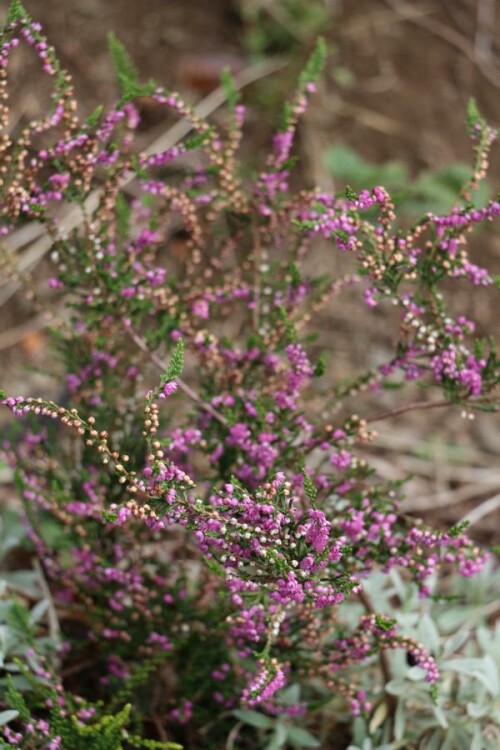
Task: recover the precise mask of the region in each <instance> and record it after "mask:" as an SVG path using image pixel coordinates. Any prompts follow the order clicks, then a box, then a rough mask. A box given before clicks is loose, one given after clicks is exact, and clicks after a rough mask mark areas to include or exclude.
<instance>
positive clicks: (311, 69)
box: [299, 36, 327, 86]
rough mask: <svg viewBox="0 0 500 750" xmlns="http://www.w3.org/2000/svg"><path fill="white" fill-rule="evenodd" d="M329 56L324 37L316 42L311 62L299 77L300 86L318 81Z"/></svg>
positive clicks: (309, 61) (308, 62)
mask: <svg viewBox="0 0 500 750" xmlns="http://www.w3.org/2000/svg"><path fill="white" fill-rule="evenodd" d="M326 54H327V47H326V42H325V40H324V38H323V37H322V36H320V37H319V39H318V40H317V42H316V45H315V47H314V49H313V51H312V53H311V56H310V58H309V60H308V61H307V63H306V66H305V68H304V70H303V71H302V73H301V74H300V76H299V84H300V85H301V86H305V85H306V84H308V83H313V82H314V81H317V80H318V78H319V77H320V75H321V72H322V70H323V68H324V67H325V61H326Z"/></svg>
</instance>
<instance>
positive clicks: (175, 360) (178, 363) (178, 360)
mask: <svg viewBox="0 0 500 750" xmlns="http://www.w3.org/2000/svg"><path fill="white" fill-rule="evenodd" d="M183 369H184V341H183V339H179V341H178V342H177V343H176V345H175V349H174V351H173V354H172V359H171V360H170V363H169V365H168V367H167V369H166V370H165V372H164V373H163V375H162V376H161V384H162V386H163V385H165V384H166V383H169V382H170V381H171V380H175V379H176V378H178V377H180V376H181V375H182V371H183Z"/></svg>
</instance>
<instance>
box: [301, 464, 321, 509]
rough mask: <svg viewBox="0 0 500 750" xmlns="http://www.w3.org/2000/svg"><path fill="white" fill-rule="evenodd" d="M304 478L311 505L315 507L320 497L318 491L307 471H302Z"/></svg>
mask: <svg viewBox="0 0 500 750" xmlns="http://www.w3.org/2000/svg"><path fill="white" fill-rule="evenodd" d="M302 476H303V477H304V490H305V493H306V495H307V497H308V498H309V500H310V501H311V505H314V502H315V500H316V497H317V495H318V490H317V489H316V487H315V485H314V483H313V481H312V479H311V477H310V476H309V474H306V471H305V469H303V470H302Z"/></svg>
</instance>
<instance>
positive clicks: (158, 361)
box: [127, 329, 228, 427]
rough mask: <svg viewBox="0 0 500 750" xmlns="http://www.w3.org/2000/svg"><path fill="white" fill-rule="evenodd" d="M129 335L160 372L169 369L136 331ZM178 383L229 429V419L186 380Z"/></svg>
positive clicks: (187, 393)
mask: <svg viewBox="0 0 500 750" xmlns="http://www.w3.org/2000/svg"><path fill="white" fill-rule="evenodd" d="M127 333H128V334H129V336H130V337H131V339H132V340H133V341H134V343H135V344H137V346H138V347H139V349H141V351H143V352H144V353H145V354H147V355H148V357H149V359H150V360H151V362H153V364H155V365H156V366H157V368H158V369H159V370H161V372H165V371H166V369H167V367H168V365H167V363H166V362H163V361H162V360H161V359H160V357H158V355H157V354H156V353H155V352H152V351H150V350H149V348H148V346H147V344H146V342H145V341H144V339H142V338H141V337H140V336H139V335H138V334H137V333H135V332H134V331H131V330H130V329H128V330H127ZM176 381H177V384H178V386H179V388H180V390H181V391H184V393H185V394H186V395H187V396H189V398H191V399H192V400H193V401H195V402H196V403H197V404H198V406H199V407H200V409H203V410H204V411H206V412H208V413H209V414H210V415H211V416H212V417H213V418H214V419H216V420H217V421H218V422H220V423H221V424H223V425H224V426H226V427H227V424H228V422H227V419H226V418H225V417H224V416H223V415H222V414H220V413H219V412H218V411H217V409H214V407H213V406H211V405H210V404H207V403H206V402H205V401H203V399H202V398H201V396H199V395H198V394H197V393H196V391H194V390H193V389H192V388H191V386H190V385H188V384H187V383H186V382H185V381H184V380H182V378H179V377H178V378H176Z"/></svg>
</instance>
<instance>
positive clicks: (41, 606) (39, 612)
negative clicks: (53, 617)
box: [30, 599, 50, 625]
mask: <svg viewBox="0 0 500 750" xmlns="http://www.w3.org/2000/svg"><path fill="white" fill-rule="evenodd" d="M49 605H50V602H49V601H48V599H42V601H40V602H37V603H36V604H35V606H34V607H33V609H31V610H30V624H31V625H36V623H37V622H39V621H40V620H41V619H42V617H43V616H44V615H45V613H46V612H47V610H48V608H49Z"/></svg>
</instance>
